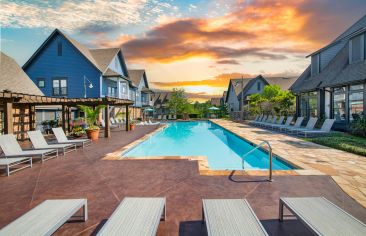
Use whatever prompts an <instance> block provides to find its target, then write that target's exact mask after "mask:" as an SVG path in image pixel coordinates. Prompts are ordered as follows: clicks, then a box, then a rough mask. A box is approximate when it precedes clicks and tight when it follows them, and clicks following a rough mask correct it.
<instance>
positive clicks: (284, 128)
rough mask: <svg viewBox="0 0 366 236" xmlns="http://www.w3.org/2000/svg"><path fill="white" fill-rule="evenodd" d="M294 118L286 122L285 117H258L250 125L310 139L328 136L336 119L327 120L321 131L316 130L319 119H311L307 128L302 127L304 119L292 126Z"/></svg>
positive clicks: (297, 120)
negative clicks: (322, 135)
mask: <svg viewBox="0 0 366 236" xmlns="http://www.w3.org/2000/svg"><path fill="white" fill-rule="evenodd" d="M293 119H294V117H293V116H288V117H287V119H286V121H285V122H284V120H285V117H284V116H281V117H279V118H278V117H277V116H273V117H272V116H271V115H269V116H266V115H261V116H259V115H257V117H256V118H255V119H254V120H253V121H250V122H249V124H250V125H253V126H257V127H261V128H265V129H271V130H277V131H279V132H285V133H288V134H295V135H299V136H304V137H309V136H316V135H321V134H328V133H329V132H330V131H331V129H332V126H333V124H334V121H335V119H325V121H324V122H323V124H322V126H321V128H320V129H315V125H316V123H317V121H318V118H315V117H311V118H310V119H309V120H308V122H307V124H306V126H301V124H302V123H303V121H304V117H298V118H297V119H296V122H295V123H294V124H293V125H291V123H292V122H293Z"/></svg>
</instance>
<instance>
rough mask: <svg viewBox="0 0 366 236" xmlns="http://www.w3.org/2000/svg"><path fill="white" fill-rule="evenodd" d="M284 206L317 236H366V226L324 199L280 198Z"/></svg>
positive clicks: (281, 211)
mask: <svg viewBox="0 0 366 236" xmlns="http://www.w3.org/2000/svg"><path fill="white" fill-rule="evenodd" d="M284 206H286V208H287V209H289V210H290V211H291V213H293V214H294V215H295V216H296V217H297V218H298V219H299V220H300V221H301V222H302V223H303V224H305V225H306V227H307V228H308V229H309V230H310V231H311V232H313V233H314V234H316V235H366V225H365V224H364V223H362V222H361V221H359V220H357V219H356V218H354V217H353V216H351V215H350V214H348V213H347V212H345V211H344V210H342V209H341V208H339V207H338V206H336V205H335V204H333V203H332V202H330V201H329V200H327V199H326V198H324V197H304V198H287V197H286V198H280V214H279V219H280V221H283V217H284V214H283V210H284Z"/></svg>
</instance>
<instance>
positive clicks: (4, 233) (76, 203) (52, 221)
mask: <svg viewBox="0 0 366 236" xmlns="http://www.w3.org/2000/svg"><path fill="white" fill-rule="evenodd" d="M81 208H83V216H82V220H83V221H87V219H88V210H87V200H86V199H57V200H46V201H44V202H42V203H41V204H39V205H38V206H36V207H34V208H33V209H32V210H30V211H28V212H27V213H25V214H24V215H22V216H21V217H19V218H18V219H16V220H15V221H13V222H11V223H10V224H8V225H7V226H5V227H4V228H2V229H1V230H0V236H8V235H37V236H43V235H52V234H53V233H54V232H55V231H56V230H57V229H59V228H60V227H61V226H62V225H63V224H64V223H66V222H67V221H68V220H69V219H70V218H71V217H72V216H73V215H74V214H75V213H76V212H78V211H79V209H81Z"/></svg>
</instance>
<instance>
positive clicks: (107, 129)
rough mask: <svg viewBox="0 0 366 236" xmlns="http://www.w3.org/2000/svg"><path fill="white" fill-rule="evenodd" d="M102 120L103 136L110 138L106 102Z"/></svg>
mask: <svg viewBox="0 0 366 236" xmlns="http://www.w3.org/2000/svg"><path fill="white" fill-rule="evenodd" d="M104 121H105V127H104V128H105V130H104V137H106V138H110V137H111V129H110V127H109V122H110V121H109V104H107V105H106V106H105V108H104Z"/></svg>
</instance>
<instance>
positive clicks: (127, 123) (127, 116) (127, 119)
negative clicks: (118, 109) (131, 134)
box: [126, 105, 130, 131]
mask: <svg viewBox="0 0 366 236" xmlns="http://www.w3.org/2000/svg"><path fill="white" fill-rule="evenodd" d="M128 113H129V112H128V105H126V131H129V130H130V117H129V114H128Z"/></svg>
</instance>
